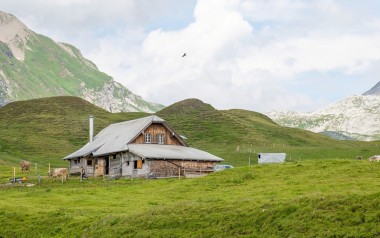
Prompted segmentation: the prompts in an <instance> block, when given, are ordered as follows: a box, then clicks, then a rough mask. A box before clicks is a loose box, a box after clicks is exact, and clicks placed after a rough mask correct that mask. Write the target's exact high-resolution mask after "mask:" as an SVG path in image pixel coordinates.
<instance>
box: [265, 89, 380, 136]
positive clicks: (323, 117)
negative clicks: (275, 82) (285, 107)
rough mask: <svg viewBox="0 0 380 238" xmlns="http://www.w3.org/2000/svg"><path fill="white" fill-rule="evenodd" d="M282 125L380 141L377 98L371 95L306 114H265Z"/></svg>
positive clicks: (346, 99) (353, 98)
mask: <svg viewBox="0 0 380 238" xmlns="http://www.w3.org/2000/svg"><path fill="white" fill-rule="evenodd" d="M266 114H267V115H268V116H269V117H270V118H272V119H273V120H274V121H275V122H277V123H279V124H280V125H283V126H288V127H294V128H300V129H305V130H309V131H313V132H316V133H323V132H329V133H324V134H326V135H332V136H333V137H334V136H335V135H336V134H334V133H331V132H336V133H338V134H341V135H342V136H340V138H344V137H347V138H353V139H356V140H364V141H373V140H380V128H379V122H380V95H377V94H374V93H371V94H366V95H354V96H350V97H348V98H345V99H342V100H340V101H338V102H335V103H332V104H330V105H328V106H326V107H324V108H321V109H319V110H316V111H314V112H309V113H299V112H292V111H288V112H276V111H272V112H269V113H266Z"/></svg>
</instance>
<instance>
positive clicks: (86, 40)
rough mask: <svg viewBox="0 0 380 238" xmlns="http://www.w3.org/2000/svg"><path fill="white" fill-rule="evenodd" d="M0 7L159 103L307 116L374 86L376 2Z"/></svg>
mask: <svg viewBox="0 0 380 238" xmlns="http://www.w3.org/2000/svg"><path fill="white" fill-rule="evenodd" d="M0 6H1V9H0V10H2V11H5V12H8V13H12V14H14V15H16V16H17V17H18V18H19V19H20V20H21V21H22V22H24V23H25V24H26V25H27V26H28V27H29V28H30V29H32V30H33V31H35V32H37V33H40V34H43V35H46V36H49V37H50V38H52V39H54V40H55V41H61V42H67V43H71V44H73V45H75V46H76V47H77V48H79V49H80V50H81V51H82V53H83V55H84V56H85V57H87V58H88V59H90V60H92V61H93V62H95V63H96V64H97V65H98V67H99V68H100V70H102V71H104V72H106V73H107V74H109V75H111V76H112V77H114V79H115V80H116V81H118V82H121V83H123V84H124V85H125V86H126V87H127V88H129V89H130V90H131V91H132V92H134V93H135V94H138V95H141V96H142V97H143V98H144V99H146V100H149V101H152V102H158V103H162V104H164V105H170V104H172V103H174V102H177V101H179V100H182V99H186V98H199V99H201V100H203V101H204V102H207V103H210V104H212V105H213V106H214V107H216V108H218V109H229V108H243V109H248V110H254V111H260V112H266V111H270V110H273V109H275V110H296V111H311V110H315V109H318V108H320V107H323V106H325V105H327V104H329V103H332V102H335V101H337V100H340V99H343V98H345V97H348V96H350V95H355V94H356V95H357V94H362V93H363V92H364V91H366V90H368V89H370V88H371V87H372V86H374V85H375V84H376V83H377V82H378V81H379V80H380V77H379V75H380V1H378V0H360V1H358V0H199V1H193V0H108V1H104V0H54V1H46V0H28V1H24V0H12V1H9V0H0ZM185 52H186V54H187V56H186V57H182V55H183V54H184V53H185Z"/></svg>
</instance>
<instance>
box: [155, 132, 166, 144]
mask: <svg viewBox="0 0 380 238" xmlns="http://www.w3.org/2000/svg"><path fill="white" fill-rule="evenodd" d="M157 142H158V144H165V139H164V134H158V135H157Z"/></svg>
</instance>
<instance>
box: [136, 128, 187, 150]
mask: <svg viewBox="0 0 380 238" xmlns="http://www.w3.org/2000/svg"><path fill="white" fill-rule="evenodd" d="M147 134H149V135H151V136H152V138H151V139H152V140H151V142H150V143H152V144H159V143H160V141H159V136H160V135H162V136H163V142H162V143H161V144H165V145H183V143H181V142H180V141H179V139H178V138H177V137H176V136H175V135H174V133H172V132H170V131H169V129H168V128H166V127H165V126H164V125H162V124H155V123H154V124H152V125H150V126H149V127H148V128H146V129H145V130H144V131H143V132H142V133H141V134H140V135H139V136H138V137H137V138H136V139H135V140H134V141H133V142H132V143H136V144H144V143H146V142H145V137H146V135H147Z"/></svg>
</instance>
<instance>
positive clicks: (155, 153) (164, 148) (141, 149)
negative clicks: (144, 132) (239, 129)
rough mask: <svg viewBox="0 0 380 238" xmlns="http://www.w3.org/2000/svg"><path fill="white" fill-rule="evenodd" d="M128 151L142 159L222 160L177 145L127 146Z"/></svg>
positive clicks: (204, 152) (206, 153)
mask: <svg viewBox="0 0 380 238" xmlns="http://www.w3.org/2000/svg"><path fill="white" fill-rule="evenodd" d="M128 149H129V152H131V153H133V154H136V155H139V156H141V157H143V158H152V159H179V160H202V161H217V162H219V161H223V159H222V158H219V157H217V156H215V155H212V154H210V153H208V152H206V151H202V150H198V149H195V148H191V147H186V146H179V145H159V144H129V145H128Z"/></svg>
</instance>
